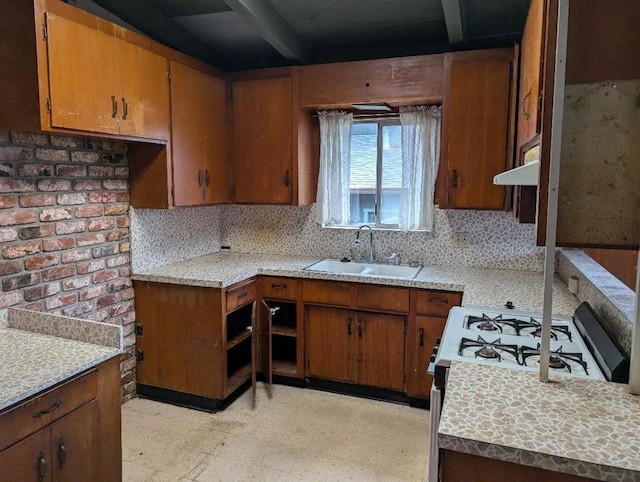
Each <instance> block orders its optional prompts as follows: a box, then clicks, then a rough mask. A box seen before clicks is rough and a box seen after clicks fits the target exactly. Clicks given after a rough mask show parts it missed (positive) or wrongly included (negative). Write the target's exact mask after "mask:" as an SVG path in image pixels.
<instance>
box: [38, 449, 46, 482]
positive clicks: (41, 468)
mask: <svg viewBox="0 0 640 482" xmlns="http://www.w3.org/2000/svg"><path fill="white" fill-rule="evenodd" d="M46 473H47V459H46V458H45V456H44V452H40V453H39V454H38V476H39V477H40V478H41V479H42V478H43V477H44V476H45V474H46Z"/></svg>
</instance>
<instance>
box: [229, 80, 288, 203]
mask: <svg viewBox="0 0 640 482" xmlns="http://www.w3.org/2000/svg"><path fill="white" fill-rule="evenodd" d="M291 102H292V99H291V78H290V77H280V78H274V79H257V80H241V81H236V82H234V83H233V141H234V142H233V149H234V150H233V156H234V166H235V201H236V202H239V203H267V204H291V203H292V202H293V187H292V175H293V162H292V161H293V160H292V153H293V150H292V145H291V143H292V136H291V132H292V119H291Z"/></svg>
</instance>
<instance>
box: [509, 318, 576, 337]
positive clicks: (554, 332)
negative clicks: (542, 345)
mask: <svg viewBox="0 0 640 482" xmlns="http://www.w3.org/2000/svg"><path fill="white" fill-rule="evenodd" d="M531 324H532V326H531V327H523V328H521V330H520V331H522V330H523V329H526V328H532V327H535V329H534V330H533V331H532V332H531V333H529V336H532V337H534V338H541V337H542V324H541V323H540V322H539V321H538V320H536V319H535V318H531ZM520 331H518V335H519V334H520ZM559 334H562V335H564V336H566V337H567V339H568V340H569V341H573V340H572V339H571V331H569V327H568V326H567V325H554V324H551V339H553V340H557V339H558V335H559Z"/></svg>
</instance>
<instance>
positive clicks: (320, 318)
mask: <svg viewBox="0 0 640 482" xmlns="http://www.w3.org/2000/svg"><path fill="white" fill-rule="evenodd" d="M307 310H308V311H307V375H308V376H310V377H318V378H327V379H329V380H337V381H340V382H355V361H356V360H355V356H356V349H355V348H356V337H357V335H356V326H355V325H356V320H355V319H354V313H353V312H352V311H349V310H340V309H335V308H321V307H318V306H310V307H308V308H307Z"/></svg>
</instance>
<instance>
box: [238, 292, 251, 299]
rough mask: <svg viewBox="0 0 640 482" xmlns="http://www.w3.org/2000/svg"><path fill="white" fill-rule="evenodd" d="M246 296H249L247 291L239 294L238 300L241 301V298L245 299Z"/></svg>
mask: <svg viewBox="0 0 640 482" xmlns="http://www.w3.org/2000/svg"><path fill="white" fill-rule="evenodd" d="M248 294H249V292H248V291H245V292H244V293H240V294H239V295H238V300H241V299H242V298H246V297H247V295H248Z"/></svg>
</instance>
